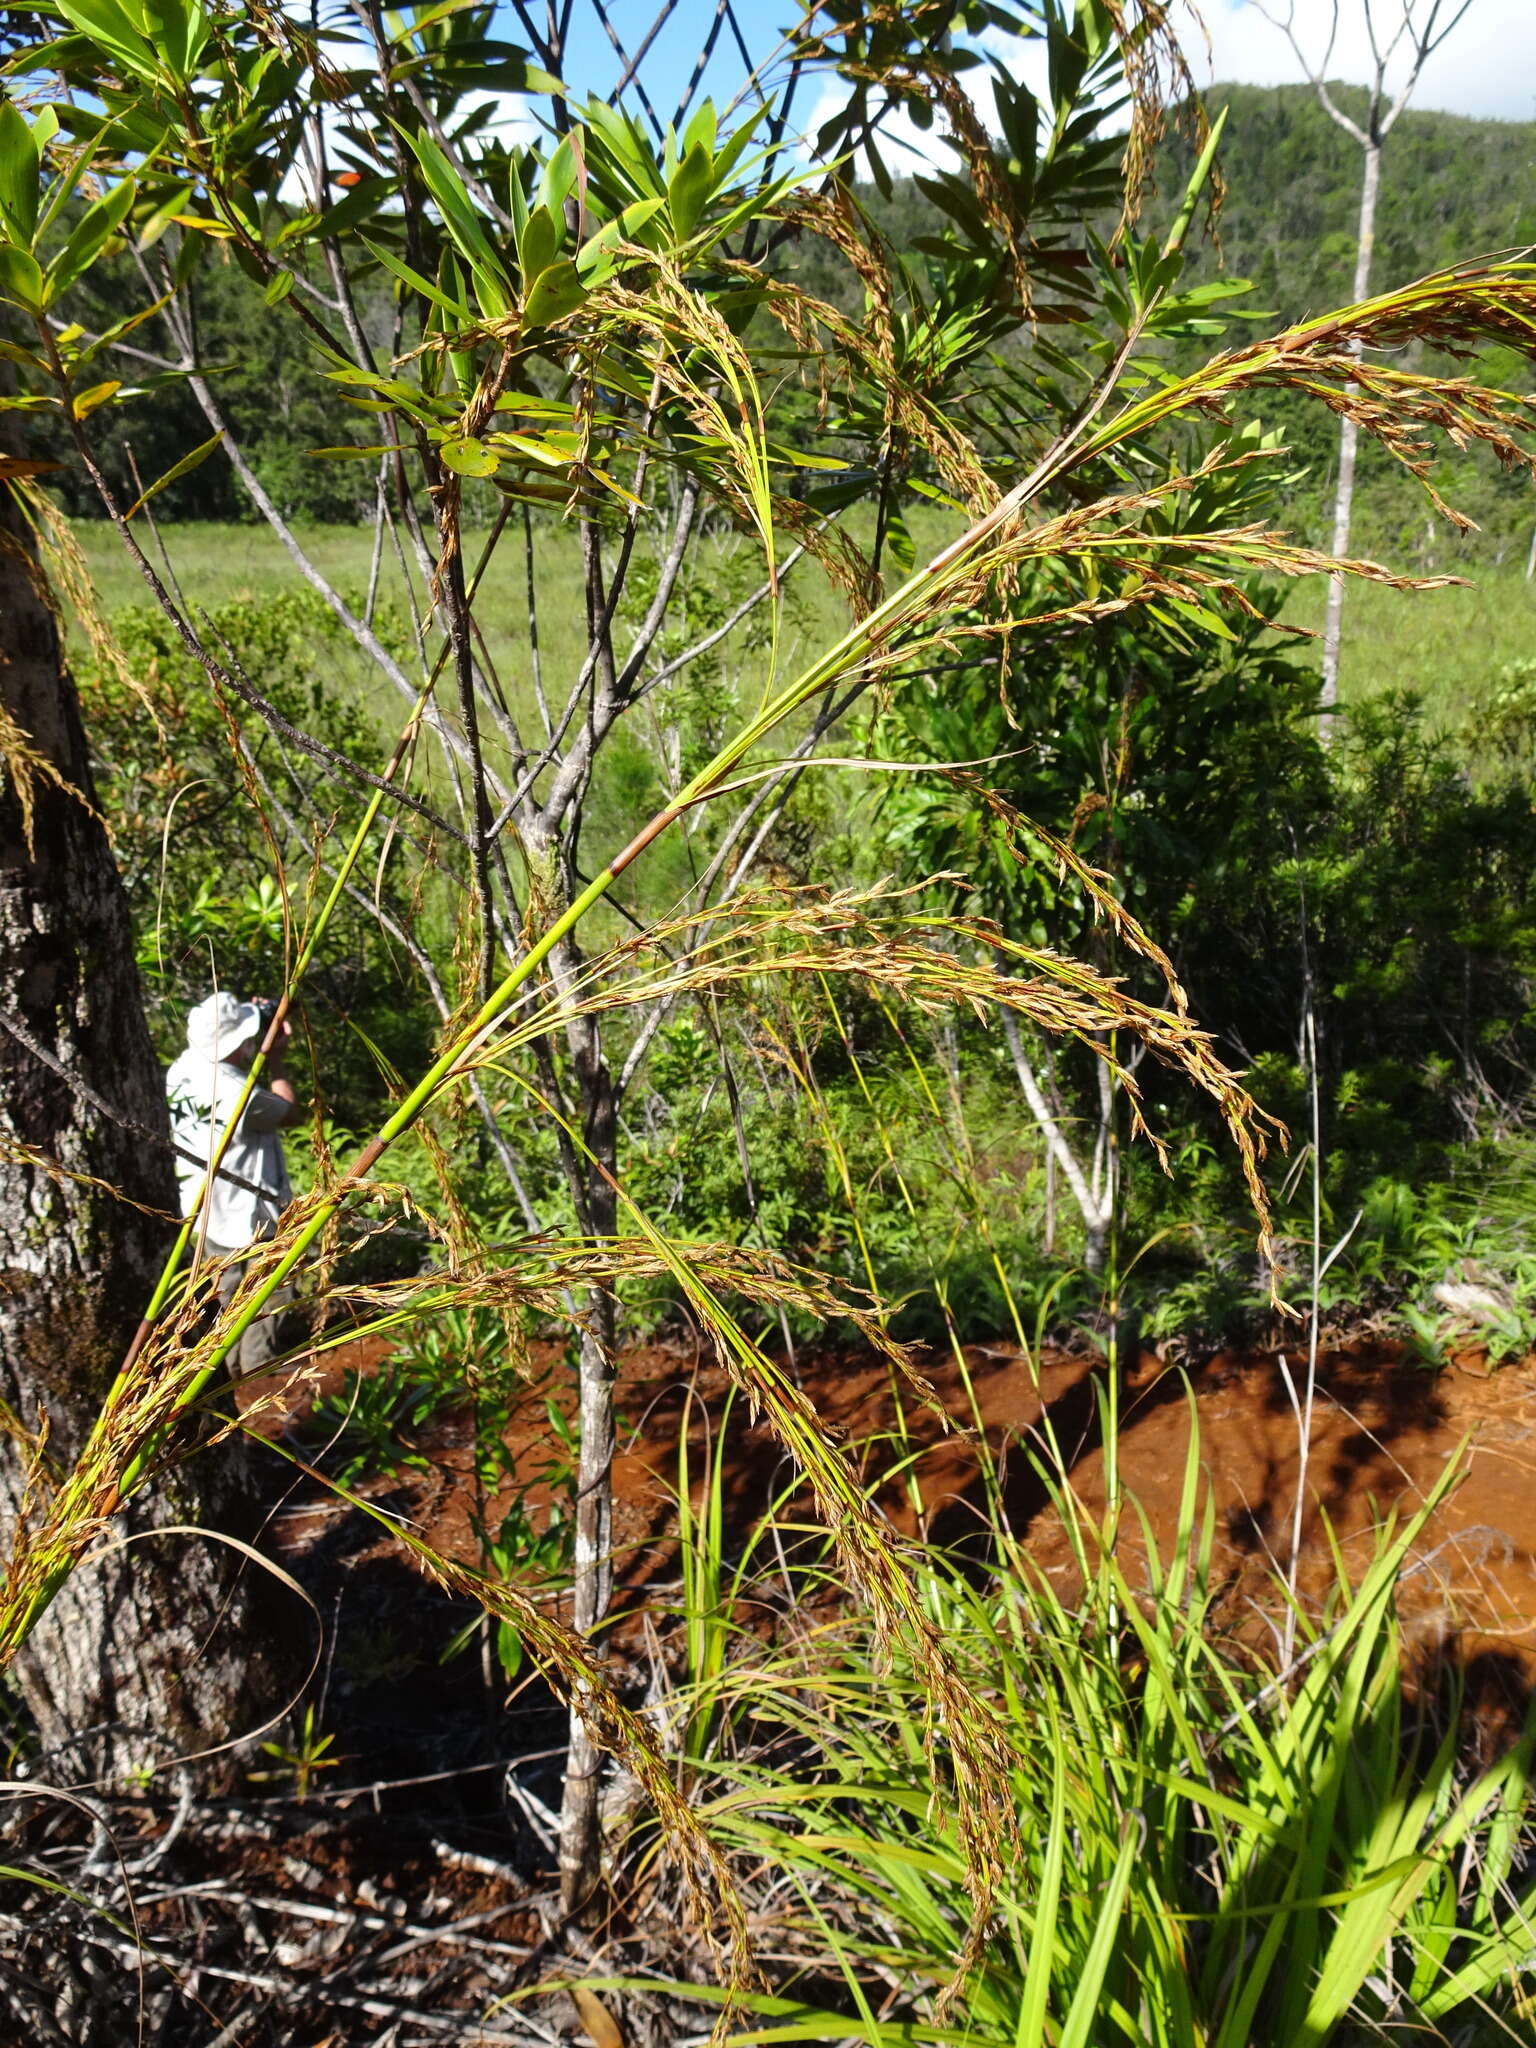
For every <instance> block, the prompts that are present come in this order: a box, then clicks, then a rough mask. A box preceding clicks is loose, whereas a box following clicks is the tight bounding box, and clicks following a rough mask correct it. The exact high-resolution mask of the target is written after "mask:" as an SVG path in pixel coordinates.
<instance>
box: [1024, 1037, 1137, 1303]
mask: <svg viewBox="0 0 1536 2048" xmlns="http://www.w3.org/2000/svg"><path fill="white" fill-rule="evenodd" d="M1000 1015H1001V1017H1002V1020H1003V1037H1004V1039H1005V1041H1006V1042H1007V1046H1008V1056H1009V1058H1010V1059H1011V1060H1012V1062H1013V1071H1014V1074H1015V1075H1016V1077H1017V1079H1018V1083H1019V1092H1020V1094H1021V1095H1022V1096H1023V1097H1024V1100H1025V1102H1026V1103H1027V1104H1028V1105H1029V1113H1030V1115H1031V1116H1032V1117H1033V1118H1034V1120H1035V1123H1036V1126H1037V1127H1038V1129H1039V1132H1040V1135H1041V1137H1042V1138H1043V1139H1044V1141H1045V1150H1046V1158H1047V1161H1048V1162H1051V1163H1053V1164H1054V1165H1055V1167H1056V1168H1057V1170H1058V1171H1059V1172H1060V1174H1061V1177H1062V1179H1063V1180H1064V1181H1065V1182H1066V1184H1067V1186H1068V1187H1069V1188H1070V1189H1071V1191H1072V1199H1073V1200H1074V1201H1075V1202H1076V1204H1077V1207H1078V1213H1079V1214H1080V1215H1081V1217H1082V1219H1083V1264H1084V1266H1085V1267H1086V1268H1087V1269H1088V1271H1089V1272H1090V1273H1102V1272H1103V1270H1104V1258H1105V1253H1106V1251H1107V1249H1108V1246H1109V1231H1110V1226H1111V1224H1112V1223H1113V1222H1114V1217H1115V1146H1114V1108H1115V1099H1114V1077H1113V1076H1112V1075H1111V1074H1110V1072H1109V1069H1108V1068H1107V1067H1105V1066H1103V1064H1102V1062H1101V1063H1100V1072H1099V1128H1098V1131H1097V1133H1096V1134H1095V1141H1094V1149H1093V1159H1092V1161H1091V1163H1090V1164H1089V1165H1088V1166H1086V1167H1085V1166H1084V1165H1083V1163H1082V1161H1081V1160H1080V1159H1079V1158H1078V1156H1077V1154H1076V1152H1074V1151H1073V1149H1072V1146H1071V1144H1070V1143H1069V1141H1068V1139H1067V1134H1066V1132H1065V1131H1064V1130H1063V1129H1062V1127H1061V1122H1060V1119H1059V1118H1058V1117H1057V1115H1056V1113H1055V1111H1054V1110H1053V1109H1052V1108H1051V1105H1050V1102H1049V1101H1048V1100H1047V1098H1046V1093H1045V1090H1044V1088H1042V1087H1041V1085H1040V1077H1039V1075H1038V1074H1037V1073H1036V1072H1035V1070H1034V1068H1033V1066H1032V1065H1031V1064H1030V1060H1029V1056H1028V1054H1027V1053H1026V1052H1025V1050H1024V1039H1023V1035H1022V1033H1021V1032H1020V1030H1019V1020H1018V1018H1017V1017H1015V1015H1014V1014H1013V1012H1012V1010H1009V1009H1006V1008H1005V1009H1002V1010H1001V1011H1000ZM1053 1221H1054V1219H1053Z"/></svg>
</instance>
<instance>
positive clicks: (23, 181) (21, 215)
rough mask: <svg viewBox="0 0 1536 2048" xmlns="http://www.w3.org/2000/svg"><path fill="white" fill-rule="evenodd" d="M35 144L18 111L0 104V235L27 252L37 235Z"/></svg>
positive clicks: (9, 103) (36, 158)
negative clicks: (2, 234) (34, 236)
mask: <svg viewBox="0 0 1536 2048" xmlns="http://www.w3.org/2000/svg"><path fill="white" fill-rule="evenodd" d="M37 180H38V152H37V142H36V140H35V138H34V137H33V134H32V130H31V129H30V128H29V127H28V125H27V123H26V120H25V119H24V118H23V116H22V114H21V112H20V110H19V109H18V108H16V107H14V106H13V105H12V104H11V102H10V101H9V100H0V232H3V233H4V235H5V237H6V239H7V240H8V241H11V242H15V243H16V244H18V245H19V246H20V247H21V248H23V249H30V248H31V246H32V237H33V235H34V234H35V233H36V232H37Z"/></svg>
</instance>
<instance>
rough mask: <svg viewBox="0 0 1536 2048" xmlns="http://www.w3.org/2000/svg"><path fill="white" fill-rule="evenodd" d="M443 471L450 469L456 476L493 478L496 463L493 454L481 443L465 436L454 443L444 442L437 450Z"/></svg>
mask: <svg viewBox="0 0 1536 2048" xmlns="http://www.w3.org/2000/svg"><path fill="white" fill-rule="evenodd" d="M437 452H438V454H439V455H440V456H441V457H442V459H443V466H444V468H445V469H451V470H452V471H453V472H454V474H455V475H456V476H494V475H495V474H496V470H497V467H498V465H497V461H496V457H495V455H494V453H493V452H492V451H491V450H490V449H489V448H487V447H486V445H485V443H484V442H483V441H477V440H475V439H474V438H473V437H472V436H470V435H465V436H464V437H463V438H462V439H460V440H456V441H444V442H443V444H442V446H441V447H440V448H439V449H438V451H437Z"/></svg>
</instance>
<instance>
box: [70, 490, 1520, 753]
mask: <svg viewBox="0 0 1536 2048" xmlns="http://www.w3.org/2000/svg"><path fill="white" fill-rule="evenodd" d="M915 523H920V522H915ZM77 531H78V534H79V537H80V540H81V542H82V545H83V547H84V550H85V554H86V558H87V561H88V562H89V564H90V568H91V572H92V575H93V577H94V578H95V581H96V585H97V589H98V590H99V592H100V595H101V598H102V602H103V604H104V606H105V607H106V609H107V610H108V611H111V610H112V609H114V608H116V607H117V606H119V605H124V604H137V603H142V602H145V601H146V593H145V590H144V586H143V582H142V580H141V578H140V576H139V573H138V571H137V569H136V568H135V567H134V565H133V563H132V562H131V561H129V559H128V557H127V555H126V553H125V551H124V550H123V547H122V545H121V543H120V542H119V541H118V539H117V538H116V536H115V534H114V533H113V532H112V531H111V530H110V529H109V528H108V527H107V526H106V525H105V524H104V523H102V522H99V521H92V522H87V523H82V524H81V525H80V526H79V527H78V529H77ZM164 537H165V541H166V545H167V549H168V551H169V553H170V556H171V559H172V561H173V563H174V565H175V568H176V572H177V575H178V577H179V579H180V581H181V584H182V587H183V589H184V590H185V591H186V592H187V593H188V594H189V596H190V597H191V598H192V599H193V600H194V602H195V603H198V604H205V605H209V606H214V605H218V604H223V603H227V602H232V601H238V600H240V599H246V598H251V599H253V598H256V597H258V596H260V595H261V594H262V593H263V592H266V591H270V590H273V589H275V588H281V587H283V586H285V585H291V584H297V582H298V580H299V575H298V571H297V569H296V568H295V567H294V565H293V563H292V562H291V561H290V560H289V558H288V556H287V555H286V554H285V553H284V551H283V549H282V547H281V546H280V544H279V543H278V541H277V540H276V539H275V538H274V537H273V536H272V534H271V533H270V532H269V531H268V529H267V528H266V527H265V526H255V525H252V526H217V525H202V526H182V527H170V528H167V529H165V530H164ZM301 538H302V540H303V544H304V547H305V549H306V550H307V552H308V553H309V555H310V556H311V558H312V560H313V561H314V562H315V564H316V566H317V567H318V568H319V569H320V570H321V572H322V573H323V574H324V575H325V576H326V577H328V578H329V579H330V580H331V582H332V583H333V584H334V585H335V586H336V587H337V588H338V589H340V590H341V591H343V592H344V593H345V594H346V595H347V596H348V598H349V600H350V601H351V602H353V603H354V604H356V605H358V606H361V603H362V600H363V595H364V593H365V591H366V590H367V587H368V577H369V563H370V552H371V534H370V532H369V530H368V529H367V528H365V527H337V526H331V527H318V528H312V529H309V530H307V531H305V532H304V533H303V534H302V536H301ZM930 538H931V539H932V541H933V544H934V545H937V544H938V542H939V539H940V529H939V527H938V525H937V524H935V527H934V532H933V535H932V536H930V535H929V534H928V533H927V532H925V531H919V532H918V533H917V535H916V539H917V542H918V546H919V547H920V548H922V547H923V546H924V545H925V544H926V543H927V542H928V541H929V540H930ZM744 546H745V543H743V542H739V541H736V540H734V539H731V538H729V537H728V538H725V539H722V540H720V541H718V542H715V543H712V544H711V545H710V546H708V547H706V548H705V549H704V550H703V551H702V552H701V554H700V556H699V558H698V566H697V569H696V571H695V573H696V574H697V575H699V576H700V577H703V578H708V579H719V580H723V579H724V577H725V573H726V571H727V570H728V569H729V568H731V567H732V566H733V565H732V564H731V562H730V559H729V558H730V557H731V556H732V555H733V554H734V553H736V552H737V551H739V550H741V549H742V548H744ZM477 553H478V537H477V536H476V535H474V534H471V535H470V536H469V541H468V548H467V554H468V557H469V559H470V561H471V564H473V562H474V560H475V558H476V555H477ZM739 568H740V569H742V570H746V569H749V564H748V563H746V562H745V561H742V562H741V563H740V564H739ZM534 573H535V581H536V586H537V590H538V601H539V617H538V632H539V647H540V654H541V658H542V662H543V669H544V677H545V687H546V691H547V692H548V694H549V696H550V698H551V700H552V701H555V700H558V699H560V698H561V697H563V695H564V690H563V688H562V684H566V685H568V683H569V681H570V679H571V678H572V677H573V676H574V674H575V673H576V672H577V670H578V669H579V666H580V662H581V658H582V654H583V652H584V651H585V637H586V636H585V624H584V618H583V606H582V598H581V586H580V580H579V572H578V562H577V551H576V548H575V545H574V540H573V537H572V536H571V535H569V534H567V533H565V532H564V531H562V530H551V529H549V528H545V529H544V530H543V531H542V532H541V533H538V534H536V537H535V544H534ZM399 575H400V572H399V566H398V564H397V563H395V562H394V561H393V560H391V559H388V558H387V559H386V560H385V562H384V564H383V572H382V577H381V585H380V587H381V591H382V592H383V593H384V594H385V595H386V597H392V596H393V594H394V593H397V592H398V591H399V588H400V580H399ZM411 584H412V590H413V593H414V601H415V603H416V605H417V607H418V609H421V608H423V605H424V592H423V588H422V584H421V580H420V578H419V576H417V575H415V574H414V573H413V574H412V578H411ZM793 588H794V591H795V602H794V603H793V605H792V606H791V607H790V615H789V619H788V624H787V632H786V638H785V643H784V646H783V649H782V654H781V662H782V663H783V664H784V665H789V664H792V663H793V662H794V659H795V656H796V654H797V652H803V651H804V650H805V649H806V647H807V645H808V644H813V643H816V642H817V641H819V640H820V639H822V638H823V637H831V636H832V635H833V634H835V633H836V632H838V631H840V630H841V629H842V625H843V624H844V623H845V621H846V616H847V614H846V611H845V609H844V607H843V604H842V601H841V600H840V599H839V598H838V597H837V596H835V595H834V594H833V593H832V592H831V591H830V590H829V589H828V587H827V585H826V582H825V579H824V578H823V577H822V576H821V574H820V572H819V571H818V570H817V569H816V568H815V567H814V566H813V565H810V564H802V566H801V569H800V570H799V572H798V575H797V577H796V579H795V580H794V584H793ZM1325 601H1326V588H1325V586H1324V585H1323V584H1322V583H1321V582H1320V581H1313V582H1308V583H1305V584H1301V585H1299V586H1298V587H1297V589H1296V591H1295V593H1294V595H1293V596H1292V598H1291V601H1290V604H1289V605H1288V607H1287V610H1286V617H1287V618H1288V619H1291V620H1294V621H1295V622H1296V623H1297V624H1300V625H1304V626H1308V627H1311V628H1314V629H1316V628H1318V627H1320V626H1321V624H1322V620H1323V608H1324V604H1325ZM479 617H480V620H481V623H482V627H483V629H484V630H485V632H486V635H487V639H488V641H489V644H490V648H491V653H492V656H493V658H494V660H495V662H496V664H497V667H498V670H499V671H500V673H501V680H502V682H503V685H504V687H505V689H506V691H507V695H508V698H509V700H510V701H511V702H512V703H513V705H514V707H515V708H517V709H518V710H519V711H520V712H531V708H532V695H531V687H530V677H531V644H530V636H529V630H528V620H529V607H528V598H527V570H526V562H525V558H524V551H523V544H522V540H521V537H520V535H519V534H518V533H517V532H516V530H515V528H514V529H513V530H511V531H509V533H508V534H507V536H506V537H505V538H504V540H503V542H502V544H501V548H500V550H499V552H498V554H497V556H496V559H495V562H494V564H493V566H492V570H491V572H490V575H489V577H488V580H487V584H486V588H485V594H484V596H483V598H482V601H481V604H480V606H479ZM623 637H624V635H623V630H622V624H621V630H620V643H621V645H622V641H623ZM1532 658H1536V583H1531V582H1527V581H1526V579H1525V576H1524V575H1523V573H1522V572H1521V571H1520V570H1519V569H1518V568H1510V567H1504V568H1495V569H1490V570H1488V571H1486V572H1484V573H1480V574H1479V573H1475V572H1474V573H1473V575H1472V577H1471V579H1470V580H1469V582H1468V583H1467V584H1466V585H1464V586H1460V587H1452V588H1450V589H1443V590H1429V591H1397V590H1390V589H1387V588H1384V587H1383V586H1381V585H1378V584H1356V585H1353V586H1351V588H1350V591H1349V594H1348V598H1347V602H1346V607H1345V623H1344V656H1343V668H1342V676H1341V684H1342V692H1343V696H1344V698H1345V700H1346V702H1347V701H1348V700H1349V699H1351V698H1354V697H1359V696H1366V695H1370V694H1373V693H1375V692H1377V691H1379V690H1383V689H1388V688H1406V689H1413V690H1417V691H1419V692H1420V693H1421V694H1422V695H1423V696H1424V698H1425V700H1426V701H1427V703H1428V704H1429V705H1430V706H1431V707H1432V709H1433V711H1434V713H1435V716H1436V719H1437V722H1439V723H1441V724H1443V725H1445V726H1448V727H1454V726H1458V725H1460V724H1462V723H1463V722H1464V721H1465V720H1466V718H1467V717H1468V716H1469V714H1470V713H1472V712H1473V711H1474V709H1475V706H1476V704H1477V703H1478V701H1479V700H1480V699H1481V698H1482V696H1483V695H1484V694H1485V692H1486V691H1487V689H1488V687H1489V685H1490V683H1491V682H1492V681H1493V679H1494V678H1495V677H1496V676H1497V674H1498V672H1499V670H1500V669H1501V668H1502V667H1504V666H1505V665H1506V664H1507V663H1510V662H1514V661H1522V660H1528V659H1532ZM727 661H728V665H729V666H731V667H732V668H733V670H734V671H736V672H737V678H738V681H739V683H740V685H741V686H742V687H744V688H747V689H750V688H751V687H752V685H753V680H754V672H755V671H756V670H757V669H760V667H761V660H760V658H757V657H752V656H749V655H748V654H747V653H746V652H745V650H744V648H741V647H738V648H737V649H735V650H734V656H732V652H731V650H730V648H729V643H728V645H727Z"/></svg>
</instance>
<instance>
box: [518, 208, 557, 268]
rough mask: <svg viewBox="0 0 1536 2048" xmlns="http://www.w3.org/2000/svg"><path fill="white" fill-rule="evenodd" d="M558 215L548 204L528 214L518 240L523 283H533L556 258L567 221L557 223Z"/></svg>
mask: <svg viewBox="0 0 1536 2048" xmlns="http://www.w3.org/2000/svg"><path fill="white" fill-rule="evenodd" d="M555 219H556V215H555V213H554V212H552V211H551V210H550V208H549V207H547V206H536V207H534V209H533V211H532V212H531V213H530V214H529V216H528V222H527V225H526V227H524V229H523V232H522V235H521V237H520V238H519V241H518V256H519V258H520V259H521V261H522V266H523V284H524V286H525V287H526V286H528V285H531V284H532V283H533V281H534V279H535V278H536V277H538V276H539V274H540V273H541V272H542V271H545V270H548V268H549V266H550V264H551V263H553V262H554V260H555V251H556V250H557V249H558V248H559V247H560V244H561V242H562V241H563V240H564V231H565V223H564V221H563V220H562V221H561V222H560V225H559V227H556V225H555Z"/></svg>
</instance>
